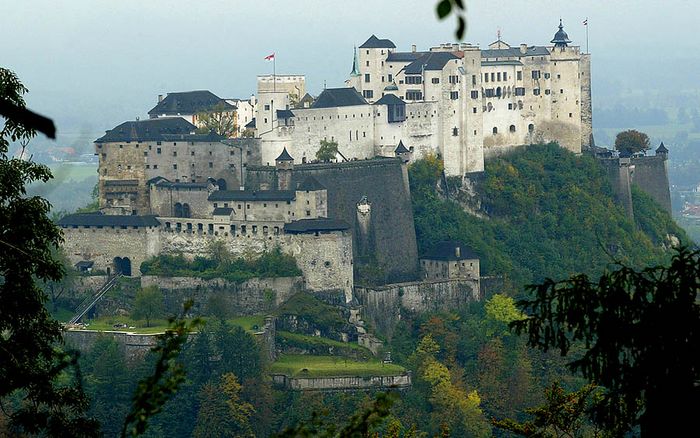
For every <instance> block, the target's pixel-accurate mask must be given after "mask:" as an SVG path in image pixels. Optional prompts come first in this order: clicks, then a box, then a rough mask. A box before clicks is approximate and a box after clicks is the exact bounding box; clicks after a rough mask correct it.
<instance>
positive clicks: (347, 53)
mask: <svg viewBox="0 0 700 438" xmlns="http://www.w3.org/2000/svg"><path fill="white" fill-rule="evenodd" d="M465 1H466V3H467V5H468V29H467V34H466V38H465V40H466V41H469V42H472V43H479V44H481V46H482V47H483V46H485V45H487V44H488V43H489V42H491V41H493V40H494V39H495V37H496V31H497V29H499V28H500V29H501V32H502V35H503V39H504V40H505V41H507V42H510V43H513V44H518V43H521V42H527V43H528V44H547V43H548V42H549V40H550V39H551V38H552V36H553V34H554V32H555V31H556V28H557V25H558V22H559V18H560V17H561V18H562V19H563V20H564V25H565V28H566V30H567V32H568V34H569V36H570V38H571V39H572V40H574V43H575V44H581V45H582V46H585V30H584V27H583V26H582V20H583V19H584V18H585V17H588V19H589V24H590V27H589V31H590V48H591V52H592V53H593V78H594V102H595V99H596V94H595V93H596V87H595V86H596V83H601V84H603V83H604V81H606V80H609V79H610V75H613V76H614V77H615V78H618V80H620V81H624V80H625V79H626V78H637V79H644V75H645V74H649V73H648V72H647V71H648V69H647V68H645V67H644V64H643V63H647V62H651V63H652V65H653V64H655V63H659V62H663V60H665V59H675V58H678V59H679V61H678V65H673V66H670V68H669V70H672V71H673V70H678V69H681V70H682V69H683V68H684V65H685V64H687V63H685V62H684V61H683V59H685V57H691V58H693V57H694V58H695V59H697V58H698V55H696V53H695V51H696V50H697V49H696V46H697V44H698V43H697V37H696V32H695V31H696V27H697V26H698V22H697V17H698V15H699V14H698V13H699V12H700V6H698V4H697V3H696V2H695V1H681V0H666V1H651V0H634V1H632V0H621V1H615V0H607V1H605V0H579V1H552V0H527V1H525V0H465ZM434 7H435V0H402V1H381V0H373V1H365V0H362V1H359V0H358V1H331V0H326V1H321V0H293V1H291V0H290V1H266V0H262V1H261V0H258V1H241V0H195V1H193V0H190V1H177V0H170V1H166V0H63V1H56V0H0V65H1V66H3V67H7V68H10V69H12V70H14V71H15V72H16V73H17V74H18V75H19V76H20V78H21V79H22V81H23V82H24V83H25V84H26V85H27V86H28V87H29V88H30V94H29V95H28V102H29V104H30V106H31V107H32V108H33V109H34V110H36V111H38V112H40V113H43V114H46V115H48V116H50V117H53V118H54V119H55V121H56V123H57V126H58V129H59V132H63V133H64V134H66V133H75V132H86V133H98V134H99V133H101V132H102V131H104V130H105V129H109V128H112V127H114V126H116V125H117V124H119V123H121V122H123V121H125V120H128V119H134V118H135V117H136V116H140V117H142V118H143V117H146V113H147V112H148V110H149V109H151V108H152V107H153V105H154V104H155V102H156V96H157V95H158V94H165V93H167V92H172V91H185V90H192V89H209V90H211V91H213V92H214V93H215V94H217V95H219V96H221V97H247V96H249V95H250V94H251V93H253V92H254V91H255V76H256V75H258V74H267V73H270V72H271V65H270V63H267V62H265V61H264V60H263V57H264V56H265V55H268V54H269V53H271V52H273V51H274V52H275V53H276V54H277V72H278V73H299V74H305V75H306V79H307V88H308V90H309V91H310V92H312V93H313V94H316V93H318V92H319V91H320V90H321V89H322V88H323V83H324V81H326V83H327V84H328V86H329V87H330V86H342V84H343V81H344V80H345V79H346V78H347V75H348V73H349V71H350V67H351V62H352V48H353V45H359V44H361V43H362V42H364V40H365V39H367V37H369V36H370V35H371V34H372V33H374V34H376V35H377V36H379V37H380V38H390V39H391V40H393V41H394V42H395V43H396V45H397V46H398V48H399V50H410V45H411V44H416V45H417V46H418V48H419V49H421V48H423V49H425V48H427V47H429V46H430V45H433V44H437V43H440V42H448V41H452V40H453V39H454V38H453V32H454V29H455V23H454V21H453V20H450V21H448V22H438V20H437V19H436V17H435V13H434ZM659 59H661V60H659ZM654 67H656V68H657V71H659V69H660V67H662V66H658V65H655V66H654ZM611 72H612V73H611ZM688 75H689V80H690V78H694V77H695V76H696V75H697V73H696V72H695V71H694V70H693V71H690V72H688ZM652 79H653V78H652ZM658 80H659V81H662V80H663V78H661V77H660V78H658ZM652 83H653V81H652ZM601 88H603V87H601Z"/></svg>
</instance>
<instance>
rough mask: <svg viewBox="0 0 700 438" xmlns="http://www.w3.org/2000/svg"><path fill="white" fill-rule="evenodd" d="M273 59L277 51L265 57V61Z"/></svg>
mask: <svg viewBox="0 0 700 438" xmlns="http://www.w3.org/2000/svg"><path fill="white" fill-rule="evenodd" d="M273 59H275V52H272V53H271V54H269V55H267V56H266V57H265V61H272V60H273Z"/></svg>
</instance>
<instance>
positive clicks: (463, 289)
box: [355, 279, 480, 336]
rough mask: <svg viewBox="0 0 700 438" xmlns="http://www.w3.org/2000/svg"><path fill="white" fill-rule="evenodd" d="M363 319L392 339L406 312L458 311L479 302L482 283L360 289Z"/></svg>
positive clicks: (443, 282) (455, 281)
mask: <svg viewBox="0 0 700 438" xmlns="http://www.w3.org/2000/svg"><path fill="white" fill-rule="evenodd" d="M355 296H356V298H357V300H358V301H359V302H360V304H362V316H363V319H365V318H366V319H367V320H368V321H369V322H370V323H371V324H372V326H373V327H375V328H376V329H377V330H378V331H379V332H380V333H384V334H386V335H387V336H391V330H392V327H393V326H394V325H395V324H396V322H398V320H399V319H400V318H401V313H402V311H408V312H416V313H423V312H437V311H446V310H454V309H458V308H460V307H462V306H464V305H465V304H467V303H470V302H473V301H478V300H479V299H480V292H479V287H478V282H477V281H474V280H466V279H451V280H441V281H420V282H411V283H398V284H389V285H387V286H384V287H381V288H369V287H356V288H355Z"/></svg>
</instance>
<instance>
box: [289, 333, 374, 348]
mask: <svg viewBox="0 0 700 438" xmlns="http://www.w3.org/2000/svg"><path fill="white" fill-rule="evenodd" d="M277 336H279V337H280V338H282V339H287V340H290V341H296V342H297V343H305V344H310V345H317V346H326V347H335V348H350V349H353V350H359V351H369V350H367V349H366V348H364V347H361V346H359V345H358V344H355V343H352V342H340V341H336V340H334V339H328V338H322V337H320V336H308V335H302V334H299V333H292V332H285V331H281V330H280V331H278V332H277Z"/></svg>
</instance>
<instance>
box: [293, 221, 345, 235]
mask: <svg viewBox="0 0 700 438" xmlns="http://www.w3.org/2000/svg"><path fill="white" fill-rule="evenodd" d="M349 228H350V225H348V224H347V223H346V222H344V221H340V220H336V219H326V218H318V219H301V220H298V221H294V222H290V223H288V224H284V232H285V233H288V234H301V233H314V232H316V231H343V230H347V229H349Z"/></svg>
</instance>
